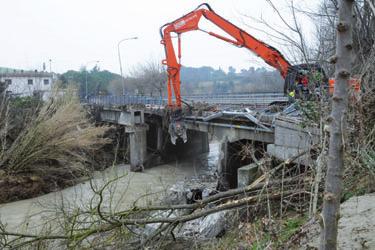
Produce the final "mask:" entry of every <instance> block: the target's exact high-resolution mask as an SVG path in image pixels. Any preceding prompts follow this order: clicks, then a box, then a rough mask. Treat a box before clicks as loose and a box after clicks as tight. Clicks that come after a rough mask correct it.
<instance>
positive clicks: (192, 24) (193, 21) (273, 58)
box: [160, 3, 291, 109]
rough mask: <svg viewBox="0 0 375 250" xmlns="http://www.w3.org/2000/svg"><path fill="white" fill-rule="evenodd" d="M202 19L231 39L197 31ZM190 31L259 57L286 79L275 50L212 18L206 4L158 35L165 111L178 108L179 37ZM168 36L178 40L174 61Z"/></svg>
mask: <svg viewBox="0 0 375 250" xmlns="http://www.w3.org/2000/svg"><path fill="white" fill-rule="evenodd" d="M202 16H203V17H205V18H206V19H207V20H209V21H211V22H212V23H214V24H215V25H216V26H218V27H219V28H221V29H222V30H223V31H225V32H226V33H227V34H228V35H230V36H231V37H233V38H234V39H230V38H226V37H224V36H221V35H219V34H216V33H213V32H207V31H204V30H201V29H200V28H199V26H198V24H199V21H200V20H201V18H202ZM192 30H201V31H203V32H205V33H207V34H209V35H211V36H214V37H216V38H219V39H221V40H224V41H226V42H228V43H231V44H233V45H235V46H238V47H245V48H247V49H249V50H251V51H252V52H253V53H255V54H256V55H257V56H259V57H261V58H262V59H263V60H264V61H265V62H266V63H267V64H269V65H271V66H272V67H274V68H276V69H277V70H279V72H280V74H281V75H282V77H283V78H284V79H285V78H286V77H287V75H288V70H289V69H290V67H291V64H290V63H289V62H288V61H287V60H286V59H285V58H284V56H283V55H282V54H281V53H280V52H279V51H278V50H277V49H275V48H273V47H271V46H269V45H268V44H266V43H264V42H262V41H260V40H258V39H256V38H255V37H253V36H252V35H250V34H248V33H247V32H246V31H244V30H242V29H240V28H238V27H237V26H235V25H234V24H232V23H231V22H229V21H228V20H225V19H224V18H222V17H221V16H219V15H218V14H216V13H215V12H214V11H213V10H212V8H211V7H210V6H209V5H208V4H207V3H203V4H201V5H199V6H198V7H197V8H196V9H195V10H193V11H192V12H190V13H188V14H186V15H184V16H183V17H181V18H178V19H177V20H175V21H173V22H171V23H167V24H165V25H163V26H162V27H161V28H160V34H161V37H162V40H161V43H162V44H163V45H164V48H165V54H166V59H165V60H163V64H164V65H167V72H168V82H167V84H168V85H167V86H168V106H169V107H177V108H178V109H180V108H181V92H180V84H181V79H180V69H181V64H180V61H181V60H180V59H181V34H182V33H185V32H188V31H192ZM171 33H176V34H177V36H178V59H177V57H176V53H175V50H174V47H173V43H172V36H171ZM172 88H173V91H174V96H175V99H176V102H175V104H174V103H173V101H172Z"/></svg>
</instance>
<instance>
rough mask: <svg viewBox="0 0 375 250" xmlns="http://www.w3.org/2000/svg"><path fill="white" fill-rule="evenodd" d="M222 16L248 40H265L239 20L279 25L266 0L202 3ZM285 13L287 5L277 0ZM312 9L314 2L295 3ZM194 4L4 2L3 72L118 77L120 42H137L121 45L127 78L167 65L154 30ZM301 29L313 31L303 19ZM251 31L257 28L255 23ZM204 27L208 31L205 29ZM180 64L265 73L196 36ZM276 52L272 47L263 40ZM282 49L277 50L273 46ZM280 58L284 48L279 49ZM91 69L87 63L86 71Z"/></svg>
mask: <svg viewBox="0 0 375 250" xmlns="http://www.w3.org/2000/svg"><path fill="white" fill-rule="evenodd" d="M206 2H208V3H210V5H211V7H212V8H213V9H214V10H215V11H216V12H217V13H218V14H220V15H222V16H223V17H225V18H226V19H228V20H230V21H231V22H233V23H235V24H236V25H238V26H239V27H242V28H244V29H245V30H246V31H248V32H249V33H250V34H253V35H254V36H257V37H259V38H261V39H263V40H267V37H265V35H264V34H262V33H261V32H258V31H255V30H250V28H249V27H247V26H244V22H246V23H248V24H251V25H253V23H251V22H252V21H251V20H249V19H246V18H244V17H243V16H242V15H241V14H246V15H249V16H253V17H255V18H260V17H263V18H264V19H266V20H267V21H270V22H276V23H277V18H276V14H275V13H274V11H272V10H271V9H270V7H269V5H268V4H267V3H266V1H265V0H211V1H210V0H207V1H206ZM274 2H275V3H276V2H277V5H278V7H279V8H280V10H281V11H282V12H283V13H285V14H287V6H286V5H285V2H286V0H277V1H276V0H275V1H274ZM295 2H297V4H299V5H302V6H306V7H307V8H310V9H313V8H315V7H316V5H317V3H318V2H319V0H295ZM200 3H201V1H196V0H178V1H176V0H148V1H147V0H106V1H104V0H1V14H0V23H1V36H0V66H2V67H10V68H19V69H38V70H41V69H42V65H43V62H46V64H47V65H48V61H49V59H51V60H52V70H53V71H55V72H60V73H61V72H64V71H66V70H69V69H74V70H78V69H79V68H80V67H81V66H84V65H86V64H87V62H89V61H93V60H99V61H100V63H99V66H100V67H101V68H102V69H108V70H110V71H113V72H117V73H118V72H119V62H118V55H117V43H118V41H119V40H121V39H123V38H126V37H131V36H138V37H139V39H138V40H132V41H126V42H124V43H123V44H122V46H121V53H122V58H123V66H124V68H126V72H129V69H131V68H133V67H134V66H135V65H137V64H139V63H142V62H144V61H147V60H160V59H163V58H164V50H163V47H162V46H161V44H160V35H159V27H160V26H161V25H163V24H165V23H167V22H170V21H172V20H174V19H176V18H178V17H180V16H182V15H184V14H186V13H187V12H189V11H191V10H192V9H194V8H195V7H196V6H198V5H199V4H200ZM301 20H302V22H304V26H305V27H307V28H308V29H310V30H311V31H312V30H313V26H312V25H311V24H309V23H308V21H309V20H308V19H307V18H306V19H303V18H302V19H301ZM254 25H255V24H254ZM202 27H203V28H206V29H211V28H212V27H211V26H210V25H208V24H207V23H206V22H203V23H202ZM182 39H183V40H182V46H183V54H182V56H183V61H182V63H183V65H185V66H195V67H196V66H203V65H207V66H212V67H215V68H218V67H222V68H223V69H225V70H226V69H227V68H228V66H230V65H233V66H235V67H236V68H237V69H240V68H249V67H250V66H255V67H258V66H263V65H264V64H263V63H262V60H261V59H259V58H256V57H255V56H254V55H252V54H251V53H249V52H248V51H247V50H246V49H239V48H236V47H233V46H231V45H229V44H227V43H225V42H223V41H220V40H217V39H215V38H213V37H210V36H208V35H207V34H204V33H201V32H199V31H196V32H189V33H186V34H184V35H183V36H182ZM267 42H269V43H270V44H271V45H273V46H276V47H278V45H277V44H274V41H268V40H267ZM278 48H279V47H278ZM279 49H280V50H282V51H283V48H279ZM94 64H95V63H92V62H91V63H89V64H88V65H87V66H88V67H89V68H91V67H93V66H94Z"/></svg>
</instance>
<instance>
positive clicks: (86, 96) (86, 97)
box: [85, 60, 99, 100]
mask: <svg viewBox="0 0 375 250" xmlns="http://www.w3.org/2000/svg"><path fill="white" fill-rule="evenodd" d="M93 62H96V63H99V61H98V60H93V61H88V62H87V63H86V64H85V73H86V74H85V79H86V81H85V99H86V100H87V99H88V95H87V65H88V64H89V63H93Z"/></svg>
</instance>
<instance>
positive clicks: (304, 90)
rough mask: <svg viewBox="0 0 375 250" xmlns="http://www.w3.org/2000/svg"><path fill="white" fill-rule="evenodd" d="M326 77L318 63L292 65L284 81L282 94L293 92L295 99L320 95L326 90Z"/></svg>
mask: <svg viewBox="0 0 375 250" xmlns="http://www.w3.org/2000/svg"><path fill="white" fill-rule="evenodd" d="M328 87H329V85H328V78H327V75H326V73H325V71H324V69H323V68H322V67H321V66H320V65H319V64H298V65H292V66H290V67H289V69H288V73H287V75H286V77H285V81H284V94H285V95H290V93H291V92H293V93H295V98H296V99H304V100H306V99H310V98H311V97H320V96H321V95H322V94H323V93H322V92H328Z"/></svg>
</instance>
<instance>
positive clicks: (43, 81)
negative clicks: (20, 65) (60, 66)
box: [0, 71, 56, 97]
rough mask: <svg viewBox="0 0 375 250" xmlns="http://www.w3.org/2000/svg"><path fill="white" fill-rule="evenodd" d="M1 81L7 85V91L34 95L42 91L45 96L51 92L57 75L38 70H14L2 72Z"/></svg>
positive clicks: (17, 94)
mask: <svg viewBox="0 0 375 250" xmlns="http://www.w3.org/2000/svg"><path fill="white" fill-rule="evenodd" d="M0 81H1V82H4V83H5V84H6V86H7V89H6V91H7V93H9V94H11V95H16V96H32V95H34V94H36V93H42V94H43V97H46V96H48V94H49V93H50V92H51V89H52V85H53V83H54V82H55V81H56V75H55V74H53V73H48V72H38V71H13V72H6V73H1V74H0Z"/></svg>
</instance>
